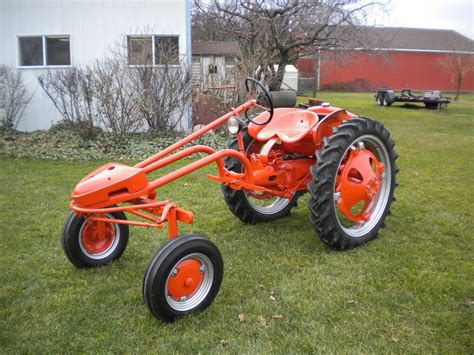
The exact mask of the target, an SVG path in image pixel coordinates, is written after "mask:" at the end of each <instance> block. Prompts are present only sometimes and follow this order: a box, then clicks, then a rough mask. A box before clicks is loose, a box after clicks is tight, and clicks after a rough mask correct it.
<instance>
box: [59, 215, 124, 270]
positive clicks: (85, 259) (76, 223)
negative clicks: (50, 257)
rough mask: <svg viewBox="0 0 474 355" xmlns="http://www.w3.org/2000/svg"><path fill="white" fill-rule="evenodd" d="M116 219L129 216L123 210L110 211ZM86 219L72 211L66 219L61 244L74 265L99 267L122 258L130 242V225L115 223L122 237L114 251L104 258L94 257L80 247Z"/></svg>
mask: <svg viewBox="0 0 474 355" xmlns="http://www.w3.org/2000/svg"><path fill="white" fill-rule="evenodd" d="M110 214H111V215H112V216H113V217H114V218H115V219H122V220H126V219H127V217H126V216H125V214H124V213H123V212H114V213H110ZM84 222H85V219H84V217H82V216H76V215H75V214H74V213H73V212H70V213H69V215H68V217H67V218H66V221H65V222H64V226H63V230H62V235H61V244H62V247H63V250H64V254H65V255H66V256H67V258H68V259H69V260H70V261H71V263H72V264H73V265H75V266H76V267H78V268H80V269H82V268H90V267H98V266H103V265H106V264H108V263H110V262H112V261H114V260H118V259H120V257H121V256H122V254H123V252H124V251H125V249H126V248H127V244H128V225H126V224H115V226H116V227H117V228H119V231H120V239H119V241H118V242H117V245H115V247H114V250H113V251H112V253H110V254H109V255H107V256H106V257H104V258H102V259H92V258H90V257H89V256H87V255H86V254H85V253H84V252H83V251H82V250H81V247H80V242H79V239H80V237H81V236H80V231H81V227H82V225H83V224H84Z"/></svg>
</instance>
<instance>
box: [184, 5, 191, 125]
mask: <svg viewBox="0 0 474 355" xmlns="http://www.w3.org/2000/svg"><path fill="white" fill-rule="evenodd" d="M185 1H186V56H187V62H188V70H189V71H190V73H191V75H192V53H191V0H185ZM192 86H193V81H192V79H191V81H190V82H189V90H192ZM189 100H190V102H189V103H188V127H187V128H188V129H191V128H192V126H193V107H192V99H191V98H190V99H189Z"/></svg>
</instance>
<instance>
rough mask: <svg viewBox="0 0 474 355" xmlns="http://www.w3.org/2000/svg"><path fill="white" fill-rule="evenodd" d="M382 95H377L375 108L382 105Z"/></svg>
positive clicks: (380, 93)
mask: <svg viewBox="0 0 474 355" xmlns="http://www.w3.org/2000/svg"><path fill="white" fill-rule="evenodd" d="M383 95H384V94H383V93H382V92H379V93H377V97H376V99H375V102H376V104H377V106H382V104H383V100H382V98H383Z"/></svg>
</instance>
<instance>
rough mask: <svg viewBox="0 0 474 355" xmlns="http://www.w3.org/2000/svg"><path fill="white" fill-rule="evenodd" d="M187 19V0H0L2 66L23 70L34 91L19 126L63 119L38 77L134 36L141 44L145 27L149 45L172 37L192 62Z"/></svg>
mask: <svg viewBox="0 0 474 355" xmlns="http://www.w3.org/2000/svg"><path fill="white" fill-rule="evenodd" d="M190 23H191V21H190V0H100V1H98V0H48V1H44V0H43V1H42V0H0V64H3V65H9V66H13V67H16V68H18V69H19V70H21V71H22V74H23V78H24V80H25V83H26V84H27V87H28V89H29V90H30V92H33V93H34V96H33V99H32V101H31V103H30V104H29V106H28V108H27V110H26V111H25V113H24V115H23V118H22V120H21V122H20V125H19V127H18V129H20V130H25V131H32V130H37V129H47V128H49V127H50V126H51V124H52V123H55V122H57V121H59V120H60V119H61V117H60V115H59V113H58V112H57V111H56V110H55V109H54V107H53V105H52V104H51V102H50V101H49V99H48V98H47V97H46V96H45V95H44V94H43V92H42V89H41V88H40V87H39V85H38V82H37V78H38V76H39V75H41V74H43V73H45V72H46V71H48V70H55V69H57V68H64V67H77V66H81V65H86V64H89V63H90V62H91V61H94V60H95V59H99V58H101V57H103V56H104V55H105V54H106V53H107V51H108V50H109V49H110V48H112V47H113V46H114V45H115V44H116V43H118V42H121V43H128V44H129V45H130V43H131V41H133V39H134V35H135V36H137V35H142V38H141V39H140V41H141V42H142V43H143V34H144V31H145V30H146V31H147V35H148V34H149V36H148V37H147V38H145V41H150V45H152V46H153V49H154V48H155V43H157V42H156V41H160V40H164V41H172V42H173V43H177V44H178V48H179V54H180V55H187V57H188V62H189V64H191V26H190ZM149 32H152V33H149ZM127 36H128V37H127ZM123 41H126V42H123ZM137 42H138V40H137ZM137 45H138V46H140V45H141V44H140V43H137ZM129 57H130V58H131V57H132V56H131V55H130V52H129ZM153 58H155V53H154V55H153ZM131 64H134V63H131ZM190 120H191V117H188V122H190ZM188 122H186V123H185V124H184V125H183V126H187V125H188Z"/></svg>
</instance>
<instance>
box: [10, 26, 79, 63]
mask: <svg viewBox="0 0 474 355" xmlns="http://www.w3.org/2000/svg"><path fill="white" fill-rule="evenodd" d="M24 37H41V43H42V50H43V65H21V55H20V38H24ZM46 37H68V38H69V63H70V64H66V65H57V64H54V65H48V64H46V60H47V49H46ZM16 47H17V51H16V55H17V69H49V68H51V69H54V68H71V67H72V66H73V65H72V63H73V62H72V58H73V57H72V36H71V34H67V33H48V34H43V35H38V34H21V35H17V36H16Z"/></svg>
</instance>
